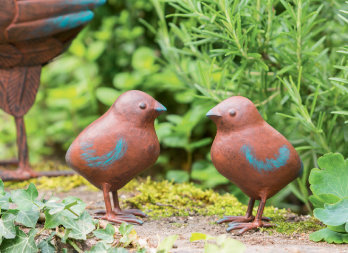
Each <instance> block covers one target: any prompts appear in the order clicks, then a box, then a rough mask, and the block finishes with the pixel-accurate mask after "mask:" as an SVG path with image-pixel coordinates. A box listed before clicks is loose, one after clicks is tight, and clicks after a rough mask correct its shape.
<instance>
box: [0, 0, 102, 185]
mask: <svg viewBox="0 0 348 253" xmlns="http://www.w3.org/2000/svg"><path fill="white" fill-rule="evenodd" d="M103 3H105V0H88V1H77V0H71V1H66V0H25V1H20V0H0V108H2V109H3V110H4V111H5V112H7V113H9V114H11V115H13V116H14V118H15V122H16V126H17V145H18V162H16V164H18V169H17V170H16V171H1V172H0V177H1V178H2V179H13V180H16V179H17V180H22V179H27V178H30V177H35V176H38V174H37V173H36V172H34V171H32V169H31V167H30V164H29V158H28V147H27V137H26V133H25V125H24V120H23V116H24V115H25V114H26V113H27V112H28V110H29V109H30V108H31V106H32V105H33V103H34V101H35V97H36V93H37V90H38V88H39V84H40V74H41V67H42V66H43V65H44V64H46V63H47V62H49V61H50V60H52V59H53V58H54V57H56V56H58V55H59V54H61V53H63V51H64V50H65V49H66V48H67V47H68V46H69V44H70V43H71V41H72V39H73V38H75V36H76V35H77V34H78V33H79V31H80V30H81V29H82V28H83V26H84V25H85V24H87V23H88V22H89V21H90V20H91V19H92V18H93V12H91V9H93V8H95V7H96V6H98V5H101V4H103ZM12 162H13V161H9V162H5V161H3V162H0V164H10V163H12Z"/></svg>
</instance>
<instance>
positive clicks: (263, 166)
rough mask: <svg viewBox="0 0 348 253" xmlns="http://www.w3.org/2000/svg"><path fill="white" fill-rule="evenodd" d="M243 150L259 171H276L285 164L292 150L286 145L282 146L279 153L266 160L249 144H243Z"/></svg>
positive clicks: (250, 162) (247, 158) (251, 163)
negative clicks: (257, 155) (258, 157)
mask: <svg viewBox="0 0 348 253" xmlns="http://www.w3.org/2000/svg"><path fill="white" fill-rule="evenodd" d="M241 151H242V152H243V153H244V155H245V158H246V160H247V161H248V162H249V164H250V165H252V166H253V167H254V168H255V169H256V170H257V171H258V172H259V173H261V172H263V171H274V170H275V169H278V168H280V167H282V166H284V165H285V164H286V163H287V161H288V160H289V157H290V150H289V149H288V147H287V146H286V145H284V146H282V147H280V148H279V150H278V154H275V155H274V157H275V159H273V158H266V161H263V160H259V159H257V157H256V154H255V152H254V150H253V148H252V147H250V146H249V145H243V146H242V148H241Z"/></svg>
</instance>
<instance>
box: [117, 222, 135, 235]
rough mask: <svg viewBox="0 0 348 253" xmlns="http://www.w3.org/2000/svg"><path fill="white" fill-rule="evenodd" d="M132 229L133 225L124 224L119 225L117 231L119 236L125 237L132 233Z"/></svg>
mask: <svg viewBox="0 0 348 253" xmlns="http://www.w3.org/2000/svg"><path fill="white" fill-rule="evenodd" d="M133 228H134V226H133V225H131V224H127V223H125V222H124V223H122V224H121V226H120V228H119V231H120V233H121V235H123V236H127V235H129V234H130V232H132V230H133Z"/></svg>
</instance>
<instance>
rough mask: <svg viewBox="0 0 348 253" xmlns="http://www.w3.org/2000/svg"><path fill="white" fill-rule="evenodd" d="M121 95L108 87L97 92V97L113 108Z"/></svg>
mask: <svg viewBox="0 0 348 253" xmlns="http://www.w3.org/2000/svg"><path fill="white" fill-rule="evenodd" d="M120 94H121V93H120V92H119V91H117V90H115V89H112V88H108V87H100V88H98V89H97V91H96V96H97V98H98V100H99V101H100V102H102V103H103V104H104V105H107V106H111V105H112V104H113V103H114V102H115V101H116V99H117V98H118V96H119V95H120Z"/></svg>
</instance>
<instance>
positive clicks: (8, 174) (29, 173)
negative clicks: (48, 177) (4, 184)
mask: <svg viewBox="0 0 348 253" xmlns="http://www.w3.org/2000/svg"><path fill="white" fill-rule="evenodd" d="M38 176H39V174H38V173H37V172H35V171H33V170H32V169H31V168H30V167H24V168H22V167H19V168H18V169H17V170H0V178H1V179H2V180H3V181H22V180H27V179H30V178H36V177H38Z"/></svg>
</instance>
